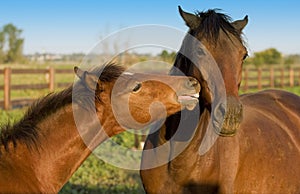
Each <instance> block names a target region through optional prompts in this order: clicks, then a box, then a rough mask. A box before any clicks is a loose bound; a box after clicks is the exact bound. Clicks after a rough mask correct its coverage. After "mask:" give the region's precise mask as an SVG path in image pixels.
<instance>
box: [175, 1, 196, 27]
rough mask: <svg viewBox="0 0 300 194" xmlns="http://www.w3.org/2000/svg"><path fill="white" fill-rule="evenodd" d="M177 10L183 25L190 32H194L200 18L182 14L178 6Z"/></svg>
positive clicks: (185, 13)
mask: <svg viewBox="0 0 300 194" xmlns="http://www.w3.org/2000/svg"><path fill="white" fill-rule="evenodd" d="M178 10H179V13H180V15H181V17H182V19H183V20H184V21H185V24H186V25H187V26H188V27H190V28H191V29H192V30H195V29H196V28H197V27H198V26H199V25H200V22H201V19H200V17H198V16H196V15H194V14H191V13H187V12H184V11H183V10H182V9H181V7H180V6H178Z"/></svg>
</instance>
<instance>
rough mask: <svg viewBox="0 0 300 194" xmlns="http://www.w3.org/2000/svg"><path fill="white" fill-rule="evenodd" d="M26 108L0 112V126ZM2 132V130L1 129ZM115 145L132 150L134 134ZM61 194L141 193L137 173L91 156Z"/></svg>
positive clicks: (18, 117) (120, 138)
mask: <svg viewBox="0 0 300 194" xmlns="http://www.w3.org/2000/svg"><path fill="white" fill-rule="evenodd" d="M25 111H26V108H22V109H15V110H10V111H3V110H1V109H0V126H3V125H5V124H6V123H8V122H10V123H15V122H17V121H18V120H19V119H20V118H21V117H22V116H23V114H24V112H25ZM0 128H1V127H0ZM113 140H114V141H115V142H117V143H118V144H121V145H123V146H125V147H129V148H131V147H133V143H134V137H133V134H131V133H129V132H125V133H123V134H120V135H118V136H115V137H114V138H113ZM59 193H60V194H69V193H74V194H77V193H79V194H83V193H95V194H96V193H105V194H114V193H116V194H117V193H124V194H127V193H128V194H139V193H144V190H143V187H142V183H141V179H140V176H139V172H138V171H132V170H125V169H120V168H117V167H114V166H112V165H110V164H107V163H105V162H104V161H102V160H100V159H99V158H97V157H96V156H94V155H91V156H89V157H88V158H87V160H86V161H85V162H84V163H83V164H82V165H81V166H80V168H79V169H78V170H77V171H76V172H75V174H74V175H73V176H72V177H71V179H70V180H69V182H68V183H67V184H66V185H65V186H64V187H63V188H62V190H61V191H60V192H59Z"/></svg>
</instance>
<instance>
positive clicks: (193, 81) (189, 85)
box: [187, 77, 199, 89]
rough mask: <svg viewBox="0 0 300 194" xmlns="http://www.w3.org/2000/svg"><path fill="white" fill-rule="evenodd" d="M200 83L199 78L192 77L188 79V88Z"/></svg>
mask: <svg viewBox="0 0 300 194" xmlns="http://www.w3.org/2000/svg"><path fill="white" fill-rule="evenodd" d="M198 84H199V82H198V81H197V79H195V78H192V77H190V78H189V80H188V81H187V87H188V88H193V89H194V88H195V87H197V86H198Z"/></svg>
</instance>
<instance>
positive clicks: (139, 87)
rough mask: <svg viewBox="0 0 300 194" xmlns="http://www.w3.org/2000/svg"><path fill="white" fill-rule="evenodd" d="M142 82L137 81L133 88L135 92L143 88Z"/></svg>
mask: <svg viewBox="0 0 300 194" xmlns="http://www.w3.org/2000/svg"><path fill="white" fill-rule="evenodd" d="M141 87H142V84H141V83H137V84H136V86H135V87H134V88H133V89H132V91H133V92H137V91H139V90H140V89H141Z"/></svg>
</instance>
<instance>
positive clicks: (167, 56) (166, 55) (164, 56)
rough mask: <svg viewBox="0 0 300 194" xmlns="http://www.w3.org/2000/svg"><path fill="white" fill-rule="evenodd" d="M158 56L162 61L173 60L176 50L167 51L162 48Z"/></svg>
mask: <svg viewBox="0 0 300 194" xmlns="http://www.w3.org/2000/svg"><path fill="white" fill-rule="evenodd" d="M159 56H160V58H161V59H162V60H163V61H167V62H173V61H174V59H175V56H176V52H171V53H168V51H166V50H163V51H162V52H161V53H160V55H159Z"/></svg>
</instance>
